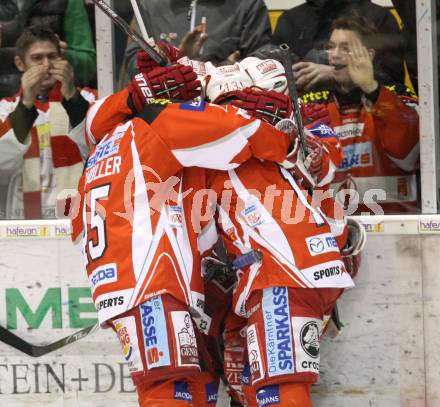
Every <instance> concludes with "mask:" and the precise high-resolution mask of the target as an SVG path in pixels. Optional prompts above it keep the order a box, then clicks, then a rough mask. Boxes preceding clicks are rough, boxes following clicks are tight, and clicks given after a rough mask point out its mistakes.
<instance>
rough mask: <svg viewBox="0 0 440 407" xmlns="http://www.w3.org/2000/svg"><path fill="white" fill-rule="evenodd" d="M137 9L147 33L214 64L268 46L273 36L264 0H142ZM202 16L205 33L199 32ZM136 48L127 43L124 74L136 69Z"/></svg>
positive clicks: (192, 56)
mask: <svg viewBox="0 0 440 407" xmlns="http://www.w3.org/2000/svg"><path fill="white" fill-rule="evenodd" d="M140 11H141V14H142V15H143V17H144V21H145V23H146V25H147V30H149V35H150V36H154V38H155V39H157V40H159V39H161V40H165V41H168V42H170V43H171V44H173V45H174V46H175V47H180V48H181V50H182V51H183V53H184V54H185V55H186V56H188V57H190V58H192V59H199V60H203V61H211V62H213V63H214V64H218V63H222V62H224V61H228V63H234V62H236V60H238V59H240V58H246V57H247V56H250V55H252V54H253V53H254V52H255V51H257V50H258V49H260V48H261V47H263V46H269V47H270V43H271V40H272V31H271V28H270V23H269V16H268V11H267V7H266V5H265V4H264V1H263V0H223V1H216V0H204V1H199V2H198V1H197V0H196V1H189V0H185V1H182V0H141V2H140ZM203 17H204V18H205V19H206V25H205V30H206V33H207V37H205V36H203V35H202V34H203V26H201V25H200V24H201V22H202V18H203ZM184 39H185V41H183V43H182V40H184ZM205 41H206V42H205ZM138 50H139V47H138V46H137V45H136V44H130V45H129V46H128V47H127V50H126V70H127V78H129V77H131V76H133V75H134V74H135V73H136V53H137V51H138Z"/></svg>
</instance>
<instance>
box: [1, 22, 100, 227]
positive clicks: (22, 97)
mask: <svg viewBox="0 0 440 407" xmlns="http://www.w3.org/2000/svg"><path fill="white" fill-rule="evenodd" d="M16 51H17V55H16V57H15V63H16V66H17V68H18V70H19V71H20V72H22V73H23V75H22V77H21V87H20V90H19V92H18V93H17V94H15V95H11V97H6V98H3V99H1V100H0V179H1V183H3V184H4V183H5V182H6V181H7V182H8V194H7V202H6V216H7V217H8V218H11V219H23V218H24V219H39V218H45V219H47V218H54V217H55V205H56V199H57V195H58V193H59V192H60V191H62V190H64V189H68V188H76V185H77V182H78V179H79V176H80V175H81V172H82V160H81V156H80V153H79V149H78V146H77V145H76V144H75V143H74V142H73V141H72V140H71V139H69V138H68V137H67V134H68V132H69V130H70V128H71V127H74V126H77V125H78V124H79V123H81V121H82V120H83V119H84V117H85V114H86V112H87V109H88V106H89V102H92V101H94V100H95V96H96V95H95V94H94V92H92V91H90V90H86V89H83V90H81V91H79V90H78V89H77V88H76V87H75V85H74V74H73V68H72V66H71V65H70V63H69V62H68V61H67V60H65V59H63V58H62V57H61V49H60V43H59V40H58V37H57V36H56V34H54V32H53V31H52V30H50V29H49V28H46V27H44V26H33V27H29V28H27V29H25V31H24V32H23V34H22V35H21V36H20V37H19V38H18V40H17V43H16Z"/></svg>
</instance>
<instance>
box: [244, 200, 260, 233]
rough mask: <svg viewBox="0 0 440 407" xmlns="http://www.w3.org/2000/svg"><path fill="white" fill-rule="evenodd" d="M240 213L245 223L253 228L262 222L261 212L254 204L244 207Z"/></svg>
mask: <svg viewBox="0 0 440 407" xmlns="http://www.w3.org/2000/svg"><path fill="white" fill-rule="evenodd" d="M242 214H243V217H244V219H245V221H246V223H247V224H248V225H249V226H251V227H253V228H254V227H256V226H259V225H261V224H262V223H263V222H262V220H261V212H259V211H258V208H257V206H256V205H251V206H249V207H247V208H245V209H244V211H243V212H242Z"/></svg>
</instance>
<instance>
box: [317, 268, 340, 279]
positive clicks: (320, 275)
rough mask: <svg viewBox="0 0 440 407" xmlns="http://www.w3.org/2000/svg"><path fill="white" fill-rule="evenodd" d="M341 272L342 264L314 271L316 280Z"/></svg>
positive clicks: (337, 274)
mask: <svg viewBox="0 0 440 407" xmlns="http://www.w3.org/2000/svg"><path fill="white" fill-rule="evenodd" d="M341 274H342V269H341V267H340V266H331V267H326V268H324V269H321V270H318V271H315V272H314V273H313V277H314V279H315V281H316V280H321V279H323V278H329V277H334V276H339V275H341Z"/></svg>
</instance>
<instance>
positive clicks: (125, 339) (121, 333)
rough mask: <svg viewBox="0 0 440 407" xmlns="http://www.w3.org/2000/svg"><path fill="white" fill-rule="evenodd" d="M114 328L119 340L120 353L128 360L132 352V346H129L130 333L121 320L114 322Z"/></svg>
mask: <svg viewBox="0 0 440 407" xmlns="http://www.w3.org/2000/svg"><path fill="white" fill-rule="evenodd" d="M115 330H116V333H117V334H118V337H119V342H121V346H122V354H123V355H124V358H125V360H126V361H128V360H130V358H131V355H132V352H133V346H131V342H130V335H128V331H127V328H126V327H125V326H124V325H123V324H122V323H121V322H116V323H115Z"/></svg>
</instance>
